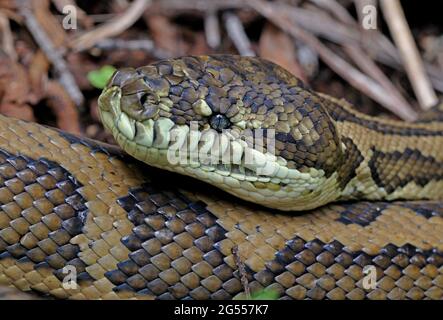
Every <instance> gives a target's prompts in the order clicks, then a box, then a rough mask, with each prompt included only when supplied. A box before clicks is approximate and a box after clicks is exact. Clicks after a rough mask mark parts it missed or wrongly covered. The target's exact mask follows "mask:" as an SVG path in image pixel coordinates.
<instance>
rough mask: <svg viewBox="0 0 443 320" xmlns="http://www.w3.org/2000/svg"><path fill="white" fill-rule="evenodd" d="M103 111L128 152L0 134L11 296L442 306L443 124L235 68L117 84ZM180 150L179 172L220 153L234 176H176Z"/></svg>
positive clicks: (16, 130)
mask: <svg viewBox="0 0 443 320" xmlns="http://www.w3.org/2000/svg"><path fill="white" fill-rule="evenodd" d="M99 106H100V114H101V117H102V120H103V123H104V125H105V127H107V128H108V129H109V130H110V131H111V132H112V133H113V135H114V137H115V139H116V140H117V142H118V143H119V144H120V146H121V147H122V149H124V150H125V151H126V152H124V151H123V150H121V149H119V148H117V147H115V146H110V145H106V144H103V143H100V142H97V141H93V140H90V139H86V138H82V137H77V136H73V135H70V134H67V133H65V132H62V131H59V130H55V129H51V128H47V127H44V126H41V125H38V124H34V123H28V122H24V121H20V120H15V119H12V118H6V117H4V116H0V205H1V206H0V285H6V286H11V287H16V288H18V289H20V290H23V291H33V292H38V293H40V294H41V295H43V296H51V297H56V298H72V299H132V298H140V299H152V298H157V299H232V298H239V297H244V291H245V288H244V285H245V282H247V285H248V287H249V288H250V290H251V292H253V293H254V292H260V291H261V290H264V289H267V290H273V291H274V292H275V293H276V294H277V295H278V297H279V298H280V299H340V300H341V299H442V298H443V202H442V201H441V198H442V196H443V191H442V188H441V187H442V183H443V182H442V181H443V179H442V177H441V175H442V173H443V164H442V163H443V162H442V161H443V159H442V158H443V151H442V148H441V146H442V145H443V144H442V141H441V140H442V132H443V127H442V122H441V121H442V119H441V118H440V117H441V113H440V112H439V111H438V110H434V111H432V112H433V115H430V114H425V115H424V116H423V118H422V119H421V120H420V121H418V122H416V123H403V122H399V121H394V120H387V119H379V118H373V117H370V116H367V115H363V114H360V113H358V112H356V111H355V110H353V109H352V107H351V106H350V105H349V104H347V103H346V102H345V101H343V100H337V99H334V98H331V97H328V96H326V95H323V94H319V93H315V92H313V91H310V90H309V89H307V88H305V87H304V86H303V84H302V83H301V82H300V81H299V80H297V79H296V78H295V77H293V76H292V75H290V74H289V73H288V72H287V71H285V70H284V69H282V68H280V67H278V66H276V65H274V64H272V63H270V62H266V61H264V60H260V59H257V58H244V57H243V58H241V57H235V56H227V55H223V56H222V55H221V56H212V57H206V56H204V57H183V58H180V59H173V60H166V61H160V62H158V63H155V64H152V65H149V66H146V67H142V68H138V69H121V70H120V71H118V72H117V73H115V74H114V76H113V78H112V79H111V80H110V82H109V84H108V86H107V87H106V88H105V90H104V91H103V93H102V95H101V96H100V98H99ZM191 122H196V128H197V131H196V132H195V131H192V130H191V127H192V123H191ZM211 128H212V129H213V130H212V131H211V130H210V129H211ZM225 129H232V130H230V131H229V132H226V130H225ZM255 129H260V130H261V132H265V134H264V136H266V138H268V137H269V136H271V135H270V134H269V133H270V132H271V131H272V130H273V132H274V135H273V137H275V141H273V142H272V141H271V143H268V142H269V141H268V140H267V139H264V141H265V142H264V143H263V145H262V147H263V148H262V149H261V151H257V149H255V147H254V148H252V147H251V145H250V144H249V143H248V142H250V141H248V140H247V139H246V140H243V139H241V138H242V134H243V133H244V132H246V131H247V130H251V132H258V131H254V130H255ZM174 132H175V133H174ZM207 132H210V133H207ZM254 134H255V133H254ZM192 135H196V136H197V137H198V138H199V139H197V141H198V143H194V144H192V143H191V142H192V141H191V140H192V139H191V138H192ZM172 137H175V138H181V139H175V140H174V139H172ZM202 137H205V138H204V139H202ZM270 140H272V139H270ZM217 141H218V142H217ZM223 141H228V142H223ZM216 142H217V143H216ZM187 144H189V148H188V149H187V150H186V153H185V155H184V159H185V160H189V159H190V158H191V157H192V156H193V152H194V153H195V151H197V152H196V153H197V154H198V155H200V151H202V150H203V151H205V152H203V154H205V153H206V151H207V150H209V149H215V158H217V156H218V158H217V159H218V160H220V158H221V157H222V155H224V154H228V155H229V156H230V157H231V160H233V163H231V164H223V163H222V164H220V163H213V162H205V163H203V162H199V161H197V163H193V162H186V161H185V164H182V163H179V164H176V165H172V164H171V162H170V158H168V155H171V154H169V153H168V150H171V149H173V151H174V152H173V153H172V155H176V154H177V152H178V151H179V149H177V148H175V147H177V146H180V147H181V146H183V145H187ZM217 144H218V145H217ZM225 144H226V145H227V146H225ZM172 146H175V147H174V148H175V149H174V148H172ZM271 147H272V148H271ZM249 149H254V150H255V151H251V150H249ZM176 151H177V152H176ZM247 151H248V152H250V153H251V154H252V157H251V158H250V159H249V160H250V162H248V163H245V162H246V161H245V159H246V154H247ZM271 151H273V152H271ZM128 154H130V155H132V156H133V157H131V156H129V155H128ZM212 156H213V155H211V157H212ZM134 158H137V159H139V160H141V161H138V160H136V159H134ZM199 159H200V158H199ZM211 159H212V158H211ZM217 159H216V160H217ZM234 159H237V160H238V161H237V162H235V161H234ZM206 160H207V159H206ZM212 160H213V159H212ZM143 162H147V163H148V164H149V166H148V165H146V164H144V163H143ZM187 163H189V165H187ZM154 167H159V168H162V169H167V170H169V171H174V172H175V173H171V172H167V171H163V170H158V169H157V168H154ZM263 168H265V169H266V170H265V171H260V170H259V169H263ZM177 173H180V174H183V175H177ZM254 173H255V174H254ZM259 173H260V174H259ZM263 173H265V174H263ZM185 175H188V176H192V177H194V178H197V179H192V178H189V177H186V176H185ZM198 180H202V181H198ZM210 184H212V185H213V186H210ZM219 189H223V190H225V191H227V192H228V193H231V194H233V195H230V194H228V193H226V192H224V191H221V190H219ZM239 198H242V199H244V200H242V199H239ZM278 209H280V210H278ZM233 249H236V250H233ZM233 252H234V253H233ZM239 265H240V267H241V268H239ZM239 269H242V270H243V271H242V272H239ZM72 274H75V280H76V281H75V286H72V283H67V282H66V281H65V280H66V279H67V277H68V278H69V279H71V278H70V277H69V276H70V275H72ZM368 275H373V276H375V282H374V281H372V282H371V283H370V284H371V285H370V286H369V287H368V286H367V284H368V282H367V279H368V278H367V277H368ZM245 280H246V281H245ZM67 284H68V285H67Z"/></svg>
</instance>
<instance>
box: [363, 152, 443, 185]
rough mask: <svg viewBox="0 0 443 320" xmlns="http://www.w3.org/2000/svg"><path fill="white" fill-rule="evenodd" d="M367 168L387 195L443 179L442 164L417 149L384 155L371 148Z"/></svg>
mask: <svg viewBox="0 0 443 320" xmlns="http://www.w3.org/2000/svg"><path fill="white" fill-rule="evenodd" d="M372 151H373V155H372V157H371V159H370V160H369V163H368V165H369V168H370V170H371V174H372V178H373V179H374V181H375V183H376V184H377V185H378V186H380V187H382V188H384V189H385V190H386V191H387V192H388V193H391V192H393V191H395V190H396V189H397V188H399V187H404V186H406V185H407V184H408V183H409V182H415V183H416V184H417V185H419V186H421V187H423V186H425V185H426V184H427V183H429V182H430V181H432V180H441V179H442V178H443V163H441V162H438V161H437V160H435V159H434V158H433V157H430V156H424V155H422V154H421V152H420V151H419V150H417V149H409V148H407V149H406V150H405V151H404V152H399V151H394V152H391V153H384V152H381V151H379V150H377V149H375V148H372Z"/></svg>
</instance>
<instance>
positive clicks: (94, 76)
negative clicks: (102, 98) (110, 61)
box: [87, 65, 116, 89]
mask: <svg viewBox="0 0 443 320" xmlns="http://www.w3.org/2000/svg"><path fill="white" fill-rule="evenodd" d="M115 70H116V69H115V68H114V67H113V66H110V65H104V66H103V67H101V68H100V69H98V70H93V71H90V72H88V75H87V78H88V80H89V83H90V84H91V85H92V86H94V87H96V88H97V89H103V88H104V87H105V86H106V84H107V83H108V80H109V78H111V76H112V75H113V74H114V72H115Z"/></svg>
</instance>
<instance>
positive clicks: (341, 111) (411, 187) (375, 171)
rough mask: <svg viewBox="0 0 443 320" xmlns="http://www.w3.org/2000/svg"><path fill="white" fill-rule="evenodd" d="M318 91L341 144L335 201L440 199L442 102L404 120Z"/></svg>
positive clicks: (442, 155) (442, 138)
mask: <svg viewBox="0 0 443 320" xmlns="http://www.w3.org/2000/svg"><path fill="white" fill-rule="evenodd" d="M320 96H321V97H322V98H323V99H324V101H323V102H324V103H323V104H324V106H325V108H326V110H327V111H328V113H329V114H330V116H331V118H332V119H333V121H334V123H335V126H336V128H337V133H338V135H339V138H340V141H341V143H342V149H343V162H342V164H341V165H340V166H339V168H338V169H337V172H338V176H339V178H338V180H339V185H340V188H341V195H340V197H339V200H349V199H369V200H395V199H409V200H416V199H432V200H437V199H442V198H443V192H442V190H443V148H442V147H441V146H442V145H443V125H442V122H441V121H440V120H439V119H440V118H441V117H442V116H443V112H442V108H441V106H438V107H436V108H434V109H432V110H430V111H429V112H427V113H425V114H424V115H423V116H422V117H421V118H420V119H419V121H417V122H414V123H407V122H403V121H396V120H391V119H383V118H375V117H371V116H368V115H365V114H363V113H360V112H358V111H356V110H355V109H354V108H353V107H352V106H351V105H350V104H349V103H347V102H346V101H344V100H338V99H335V98H332V97H329V96H327V95H323V94H320ZM428 114H429V115H430V116H428ZM432 119H434V120H432Z"/></svg>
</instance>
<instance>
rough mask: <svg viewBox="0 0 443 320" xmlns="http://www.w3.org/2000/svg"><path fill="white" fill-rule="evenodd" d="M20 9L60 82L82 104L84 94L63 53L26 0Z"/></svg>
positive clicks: (76, 102) (75, 100) (74, 99)
mask: <svg viewBox="0 0 443 320" xmlns="http://www.w3.org/2000/svg"><path fill="white" fill-rule="evenodd" d="M19 9H20V13H21V15H22V16H23V17H24V19H25V20H24V21H25V24H26V27H27V28H28V30H29V32H30V33H31V34H32V36H33V37H34V39H35V41H36V42H37V44H38V45H39V47H40V48H41V49H42V50H43V52H44V53H45V55H46V57H47V58H48V60H49V61H51V63H52V65H53V66H54V69H55V70H56V72H57V75H58V77H59V81H60V83H61V84H62V86H63V87H64V88H65V90H66V92H67V93H68V94H69V96H70V97H71V99H72V100H73V101H74V103H75V104H76V105H77V106H81V105H82V104H83V102H84V97H83V94H82V93H81V91H80V89H79V88H78V86H77V83H76V82H75V79H74V77H73V75H72V74H71V72H70V70H69V68H68V66H67V64H66V62H65V60H64V59H63V56H62V54H61V53H60V51H59V50H57V49H56V48H55V46H54V44H53V43H52V41H51V39H50V38H49V37H48V35H47V34H46V32H44V31H43V29H42V28H41V27H40V25H39V23H38V21H37V19H36V18H35V16H34V14H33V12H32V10H31V9H29V7H28V6H27V2H26V1H23V0H21V1H20V8H19Z"/></svg>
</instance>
